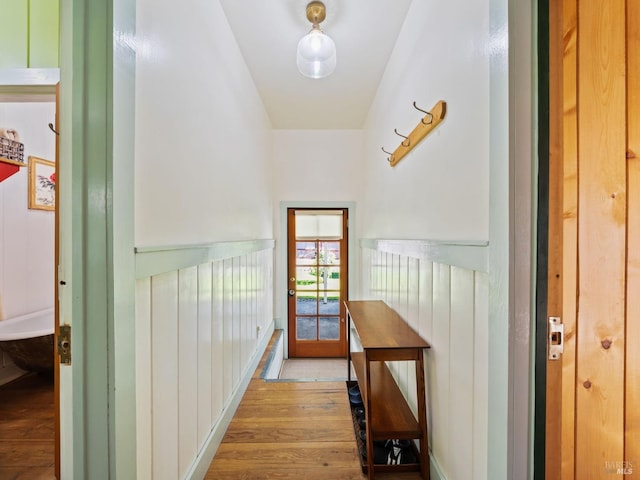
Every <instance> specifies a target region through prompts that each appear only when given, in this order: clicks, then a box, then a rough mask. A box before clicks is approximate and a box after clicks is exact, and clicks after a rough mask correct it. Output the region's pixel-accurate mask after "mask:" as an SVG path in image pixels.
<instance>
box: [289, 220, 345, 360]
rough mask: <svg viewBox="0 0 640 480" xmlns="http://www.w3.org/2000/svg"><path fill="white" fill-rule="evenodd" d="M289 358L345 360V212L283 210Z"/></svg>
mask: <svg viewBox="0 0 640 480" xmlns="http://www.w3.org/2000/svg"><path fill="white" fill-rule="evenodd" d="M287 259H288V262H287V289H288V290H287V293H288V302H287V306H288V331H289V336H288V340H289V357H292V358H295V357H318V358H320V357H322V358H326V357H344V356H345V355H346V350H347V345H346V326H345V325H346V323H345V311H344V310H345V307H344V301H345V300H347V299H348V298H347V295H348V293H347V292H348V288H347V287H348V276H349V273H348V264H349V262H348V209H346V208H341V209H296V208H288V209H287Z"/></svg>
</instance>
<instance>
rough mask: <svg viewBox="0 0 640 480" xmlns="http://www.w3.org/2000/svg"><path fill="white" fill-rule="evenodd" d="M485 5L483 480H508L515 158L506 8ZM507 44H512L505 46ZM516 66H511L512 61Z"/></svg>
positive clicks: (502, 0) (504, 1)
mask: <svg viewBox="0 0 640 480" xmlns="http://www.w3.org/2000/svg"><path fill="white" fill-rule="evenodd" d="M512 1H513V0H489V35H490V37H491V41H492V42H495V44H496V45H500V47H498V48H495V49H492V50H491V51H490V55H489V184H490V187H491V188H490V189H489V242H490V244H491V247H490V249H489V332H488V333H489V346H488V347H489V348H488V351H489V358H488V373H489V377H488V393H489V398H488V399H487V400H488V405H489V408H488V417H487V422H488V423H487V430H488V431H487V478H488V479H491V480H507V479H510V478H514V477H513V475H512V474H513V448H514V447H513V444H512V441H513V418H510V417H511V415H512V414H513V401H514V398H513V397H514V396H513V393H514V392H513V384H512V378H511V372H512V369H513V367H514V365H513V363H514V362H513V352H512V346H513V345H514V342H513V335H514V332H513V328H511V327H512V325H513V323H512V322H511V321H510V319H511V318H513V317H514V311H513V306H514V287H513V285H514V284H513V280H514V266H513V265H514V263H513V259H514V244H515V235H514V217H515V213H514V197H513V195H514V183H515V178H514V171H515V165H514V158H513V155H512V152H511V151H510V148H512V145H511V144H510V140H511V135H512V123H511V122H510V117H509V114H510V106H511V104H510V99H511V98H515V96H514V97H511V95H512V94H513V88H514V87H513V86H512V85H510V83H509V82H510V78H511V77H510V73H511V71H510V69H509V67H510V60H511V57H510V56H511V55H513V52H514V49H513V48H512V46H513V45H512V44H513V41H514V40H512V37H510V36H509V35H508V32H509V26H510V25H509V4H510V3H511V2H512ZM510 40H511V42H510ZM514 64H515V62H514Z"/></svg>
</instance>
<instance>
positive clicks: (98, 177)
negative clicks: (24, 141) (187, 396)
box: [58, 0, 136, 479]
mask: <svg viewBox="0 0 640 480" xmlns="http://www.w3.org/2000/svg"><path fill="white" fill-rule="evenodd" d="M60 22H61V28H60V32H61V39H60V52H61V62H60V63H61V65H60V134H61V137H60V140H61V142H60V159H59V161H60V183H59V184H60V189H59V196H58V201H59V202H60V233H59V234H60V266H59V269H60V270H59V271H60V279H61V280H63V281H64V282H65V286H63V287H61V293H60V321H61V323H69V324H71V325H72V346H71V351H72V365H71V366H70V367H64V366H63V367H62V368H61V393H60V397H61V448H62V452H61V467H62V468H61V470H62V478H65V479H66V478H77V479H86V478H100V479H109V478H116V477H117V478H119V479H126V478H135V477H136V416H135V411H136V408H135V407H136V403H135V315H134V313H135V307H134V299H135V272H134V250H133V245H134V228H133V227H134V225H133V172H134V162H133V159H134V128H133V126H134V122H135V111H134V101H133V100H134V91H135V51H134V47H133V45H134V44H133V39H134V38H135V1H134V0H66V1H62V2H61V12H60Z"/></svg>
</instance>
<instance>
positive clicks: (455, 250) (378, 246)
mask: <svg viewBox="0 0 640 480" xmlns="http://www.w3.org/2000/svg"><path fill="white" fill-rule="evenodd" d="M360 246H361V247H362V248H368V249H370V250H378V251H383V252H389V253H394V254H399V255H405V256H407V257H413V258H421V259H425V260H429V261H431V262H435V263H442V264H445V265H453V266H456V267H462V268H468V269H469V270H475V271H478V272H485V273H486V272H487V271H488V261H489V248H488V247H489V243H488V242H460V241H439V240H379V239H369V238H365V239H362V240H360Z"/></svg>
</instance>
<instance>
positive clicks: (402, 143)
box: [393, 128, 411, 147]
mask: <svg viewBox="0 0 640 480" xmlns="http://www.w3.org/2000/svg"><path fill="white" fill-rule="evenodd" d="M393 131H394V132H396V135H398V136H399V137H402V138H404V139H406V140H407V144H406V145H405V144H404V140H403V141H402V142H400V145H402V146H403V147H408V146H409V145H411V140H409V137H405V136H404V135H402V134H401V133H398V129H397V128H394V129H393Z"/></svg>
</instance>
